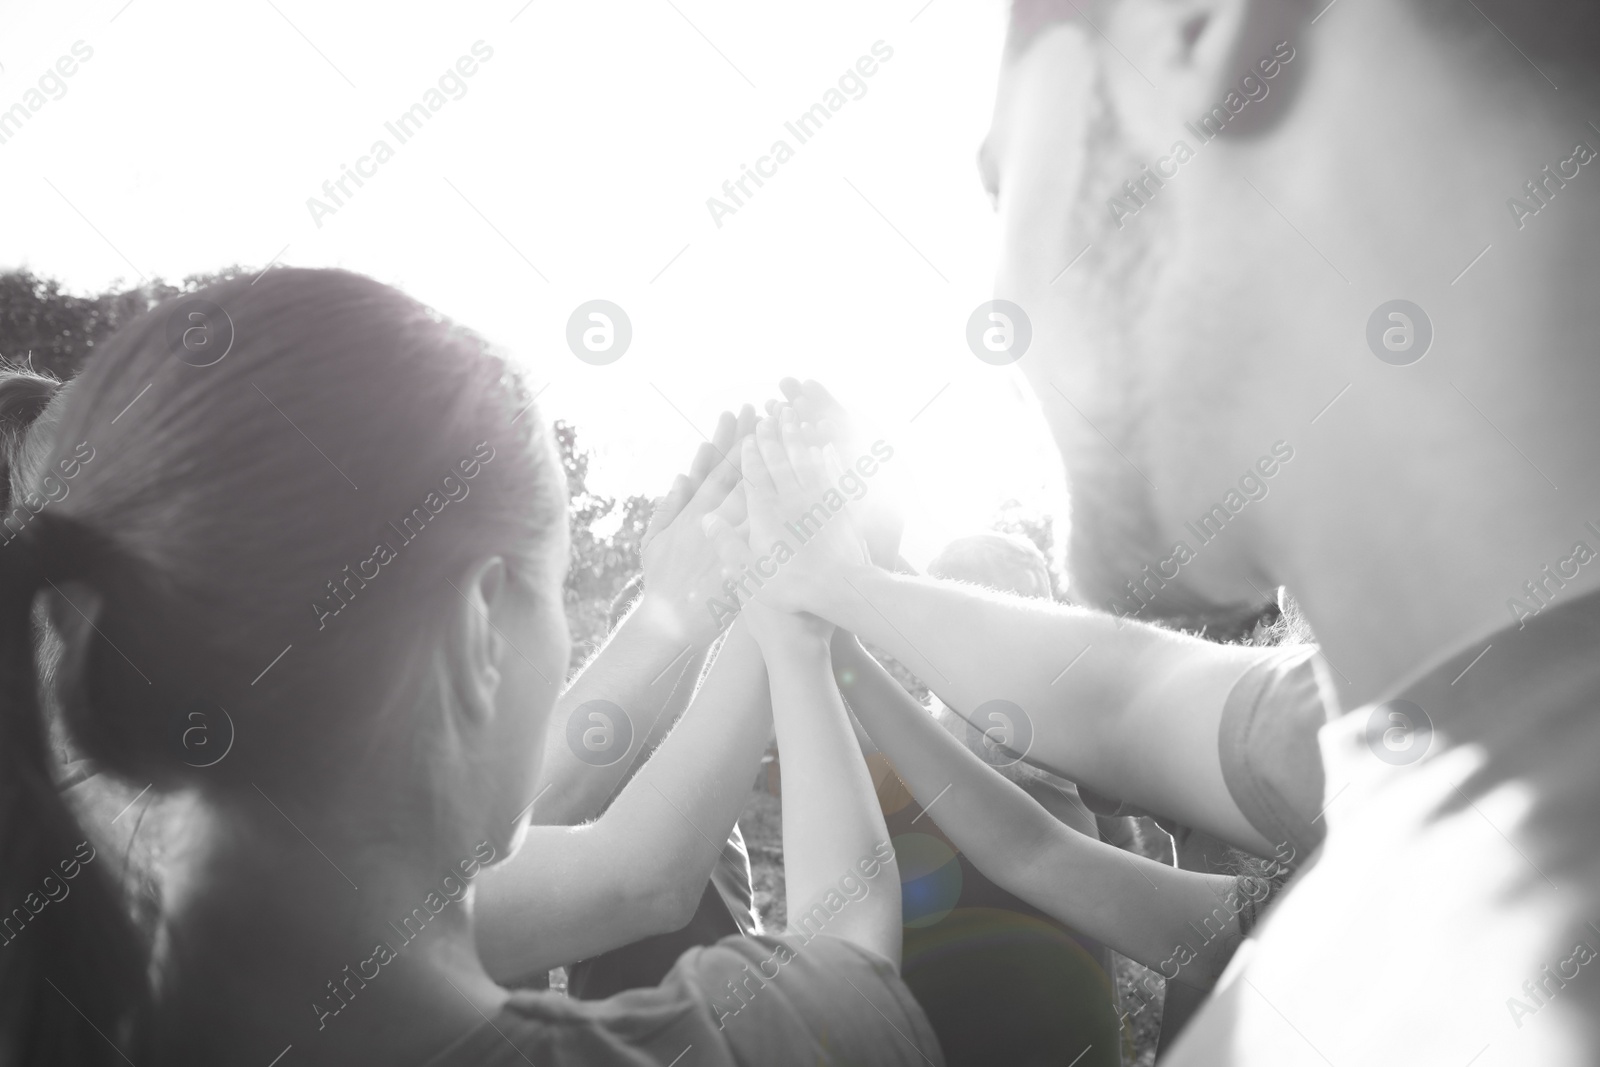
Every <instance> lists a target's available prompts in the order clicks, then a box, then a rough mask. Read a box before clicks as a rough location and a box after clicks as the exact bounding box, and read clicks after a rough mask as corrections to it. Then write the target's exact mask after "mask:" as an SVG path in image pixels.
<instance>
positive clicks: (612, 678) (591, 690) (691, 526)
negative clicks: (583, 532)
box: [531, 408, 755, 826]
mask: <svg viewBox="0 0 1600 1067" xmlns="http://www.w3.org/2000/svg"><path fill="white" fill-rule="evenodd" d="M754 418H755V415H754V412H753V411H752V410H750V409H748V408H747V409H746V410H745V412H743V413H742V414H741V417H740V419H738V420H735V419H734V417H733V416H732V415H731V414H728V413H724V414H723V416H722V418H721V420H720V421H719V422H718V424H717V429H716V432H715V434H714V436H713V438H712V440H711V441H709V442H707V443H706V444H704V445H702V446H701V447H700V449H699V450H698V451H697V452H696V453H695V456H694V460H693V461H692V463H691V464H690V468H689V471H688V473H687V474H683V475H679V476H678V478H677V480H676V481H675V482H674V483H673V485H672V489H671V491H670V492H669V493H668V494H667V496H666V497H665V498H663V499H662V501H661V502H660V504H659V505H658V506H657V508H656V511H655V514H654V515H653V516H652V518H651V522H650V529H649V530H648V531H647V532H646V534H645V541H644V544H643V547H642V550H641V555H642V556H643V563H644V594H643V596H642V597H641V598H640V601H639V603H638V604H636V605H635V606H634V609H633V610H632V611H631V612H629V614H628V617H627V618H626V619H624V620H623V622H622V624H621V625H620V626H619V627H618V628H617V630H616V632H615V633H613V634H612V635H611V638H610V640H608V641H607V642H606V644H605V646H604V647H603V648H601V649H600V651H599V652H598V653H596V655H595V656H594V658H592V659H591V660H590V661H589V662H588V663H587V664H585V665H584V667H583V669H582V670H581V671H580V672H579V674H578V676H577V677H576V678H574V679H573V680H572V683H571V685H570V686H568V688H567V690H566V692H565V693H563V694H562V695H561V698H560V700H558V701H557V702H556V707H555V712H554V714H553V715H552V716H551V718H550V728H549V732H548V734H547V736H546V738H545V745H544V764H543V766H542V767H541V769H540V774H539V779H540V782H541V785H540V787H539V788H540V789H543V790H546V792H544V794H543V795H542V796H541V797H540V798H539V800H538V802H537V803H536V804H534V806H533V810H532V813H531V818H532V821H533V822H534V823H535V824H538V825H557V826H565V825H571V824H573V823H578V822H582V821H583V820H585V819H589V818H592V817H594V816H595V815H596V814H598V813H599V812H600V810H601V809H602V808H603V807H604V806H605V803H606V801H607V800H608V799H609V798H610V797H611V796H612V795H613V794H615V792H616V790H617V788H618V786H619V785H620V784H621V782H622V781H623V779H624V778H626V776H627V775H628V773H629V771H630V770H631V769H632V768H633V767H634V765H635V764H636V763H637V762H638V760H639V758H640V757H641V756H642V754H643V753H645V752H647V751H648V750H649V749H648V746H647V742H648V741H649V740H652V739H654V738H656V737H659V736H660V735H661V734H662V733H663V732H665V730H666V729H667V728H669V727H670V726H671V723H672V720H673V718H674V717H675V716H676V714H677V713H678V712H679V711H681V710H682V707H683V705H682V704H681V703H679V702H677V701H675V700H674V699H673V694H674V692H677V693H678V694H679V697H680V699H681V698H682V696H683V693H684V691H683V687H682V684H681V683H683V682H687V683H688V684H690V685H691V686H692V683H693V681H694V679H695V678H696V677H698V673H699V668H700V665H701V664H702V663H704V661H705V655H706V653H707V651H708V649H709V648H710V645H711V642H712V641H713V640H714V639H715V638H716V636H717V629H718V628H717V626H716V622H715V618H714V617H713V616H712V614H711V613H710V611H708V610H707V609H706V607H705V602H706V600H707V598H708V597H710V596H713V595H720V592H721V591H720V588H719V586H720V584H721V581H722V579H721V575H720V572H719V563H718V559H717V556H716V552H715V550H714V549H713V547H712V546H711V544H710V543H709V542H707V541H706V539H705V535H704V533H703V532H702V530H701V528H700V522H701V519H702V518H703V517H704V516H705V515H706V514H708V513H709V512H710V511H711V510H712V509H714V508H717V507H719V506H721V505H722V504H723V503H724V502H725V500H726V499H727V496H728V492H729V490H731V489H732V488H733V486H734V485H735V484H736V483H737V481H738V479H739V471H738V464H737V462H736V460H735V459H730V457H729V451H730V449H732V448H733V446H734V443H735V442H736V440H737V439H738V436H739V435H740V434H747V433H748V432H749V428H750V426H751V425H753V423H754ZM593 701H605V702H607V703H608V704H611V705H615V707H616V708H621V709H622V712H623V714H625V715H626V717H627V723H628V726H629V730H628V739H629V742H630V746H629V749H628V751H626V752H624V753H618V754H617V755H618V757H619V758H617V759H616V760H614V761H612V762H608V763H605V764H604V765H600V766H597V765H595V764H594V763H593V762H586V761H585V760H583V759H580V758H579V757H578V755H577V754H576V753H575V752H574V751H573V750H572V748H571V747H570V746H569V745H568V744H567V743H566V738H567V731H568V728H569V724H570V722H571V720H572V719H573V717H574V716H578V717H579V720H580V722H581V723H586V722H588V721H590V712H591V711H593V710H596V709H598V710H600V712H601V713H602V715H604V716H606V717H607V718H615V711H614V710H612V709H609V708H607V707H606V706H605V705H603V704H592V703H591V702H593ZM586 705H587V706H586ZM596 721H598V720H596Z"/></svg>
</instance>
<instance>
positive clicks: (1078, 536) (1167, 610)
mask: <svg viewBox="0 0 1600 1067" xmlns="http://www.w3.org/2000/svg"><path fill="white" fill-rule="evenodd" d="M1095 510H1096V512H1097V513H1098V515H1099V516H1101V517H1102V518H1101V519H1100V521H1096V519H1095V518H1092V517H1090V516H1088V515H1085V514H1083V513H1082V512H1079V511H1076V510H1075V512H1074V515H1073V524H1072V537H1071V540H1070V542H1069V545H1068V553H1067V557H1068V558H1067V572H1068V577H1069V582H1068V589H1069V590H1070V594H1071V597H1072V600H1073V601H1074V602H1075V603H1078V604H1081V605H1082V606H1084V607H1088V608H1094V609H1096V610H1099V611H1104V612H1108V613H1110V614H1112V615H1117V616H1120V617H1123V618H1129V619H1137V620H1139V621H1140V622H1149V623H1157V624H1159V625H1163V626H1168V627H1171V628H1173V629H1180V630H1189V631H1195V632H1203V633H1206V634H1208V635H1211V636H1215V637H1221V638H1224V639H1226V636H1228V635H1236V634H1242V633H1248V632H1249V631H1250V629H1251V627H1252V626H1253V625H1254V624H1255V622H1256V621H1257V620H1258V619H1260V618H1261V617H1262V615H1263V614H1268V613H1271V612H1272V611H1274V610H1276V605H1273V604H1268V603H1262V602H1259V601H1255V600H1250V601H1239V602H1232V603H1229V602H1223V601H1218V600H1214V599H1211V598H1209V597H1207V596H1205V595H1204V594H1202V593H1201V592H1199V591H1198V590H1196V589H1195V588H1194V587H1193V586H1192V585H1191V584H1190V583H1188V582H1187V581H1185V580H1184V576H1183V574H1182V571H1181V564H1180V563H1179V562H1178V561H1177V560H1174V559H1172V558H1171V553H1170V552H1169V551H1162V550H1161V549H1159V548H1157V547H1155V546H1156V544H1157V543H1158V542H1157V538H1156V535H1155V533H1154V523H1153V522H1151V521H1145V522H1140V521H1138V520H1137V519H1135V518H1134V517H1133V514H1131V513H1130V509H1127V508H1124V509H1120V514H1121V516H1122V517H1123V521H1120V522H1118V521H1115V520H1112V521H1111V522H1107V521H1105V519H1106V517H1109V516H1111V515H1113V514H1116V513H1117V512H1116V511H1113V509H1095ZM1139 510H1142V509H1138V508H1135V509H1131V511H1132V512H1137V511H1139ZM1174 572H1176V573H1175V574H1174ZM1168 574H1173V576H1172V577H1166V575H1168Z"/></svg>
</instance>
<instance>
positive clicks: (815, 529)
mask: <svg viewBox="0 0 1600 1067" xmlns="http://www.w3.org/2000/svg"><path fill="white" fill-rule="evenodd" d="M775 410H776V412H777V418H775V419H774V418H767V419H763V420H761V421H760V422H759V423H757V425H756V431H755V433H754V434H753V435H752V437H749V438H746V439H745V443H744V448H743V454H742V458H741V466H742V467H743V470H744V484H743V487H742V488H743V497H744V504H745V507H746V508H747V510H748V534H747V536H746V537H743V538H741V537H740V536H739V535H738V532H737V531H736V530H735V529H734V528H733V525H732V523H731V521H730V519H729V514H728V512H726V511H723V512H719V513H716V514H711V515H708V516H707V517H706V521H705V527H706V529H707V531H708V532H709V534H710V536H711V537H712V538H713V540H714V541H715V542H716V545H717V550H718V552H719V554H720V555H721V557H722V560H723V573H724V574H725V575H726V576H727V579H728V582H729V585H730V586H731V588H728V589H727V592H729V593H730V594H733V595H737V597H738V599H739V602H740V603H741V604H742V603H744V602H747V601H749V600H754V601H756V602H757V603H758V604H760V605H763V606H766V607H770V608H773V609H775V610H778V611H783V612H789V613H791V614H792V613H799V612H805V611H809V610H811V609H812V607H813V606H815V605H816V604H817V603H819V602H820V601H819V599H818V598H819V597H820V596H821V595H822V594H825V593H826V592H827V591H828V590H829V587H830V586H831V585H833V584H836V583H838V582H840V581H843V580H844V575H845V574H847V573H848V571H849V570H850V569H852V568H855V567H860V566H863V565H866V564H868V563H869V562H870V561H869V558H868V555H867V547H866V541H865V539H864V538H863V537H862V534H861V531H860V529H859V527H858V525H857V520H856V518H855V516H854V515H853V514H852V512H851V508H850V506H849V502H848V500H847V499H846V497H845V495H844V494H843V493H842V492H840V490H839V482H840V479H841V478H842V477H843V473H844V472H843V469H842V468H841V467H840V465H839V462H838V458H837V455H836V453H835V452H834V450H833V448H832V446H831V445H830V446H828V447H827V448H822V447H818V446H817V445H815V444H810V443H808V442H807V440H806V432H805V430H804V428H803V427H802V425H801V422H800V419H799V417H798V416H797V415H796V413H795V411H794V409H793V408H791V407H788V406H787V405H784V406H780V407H778V408H776V409H775Z"/></svg>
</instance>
